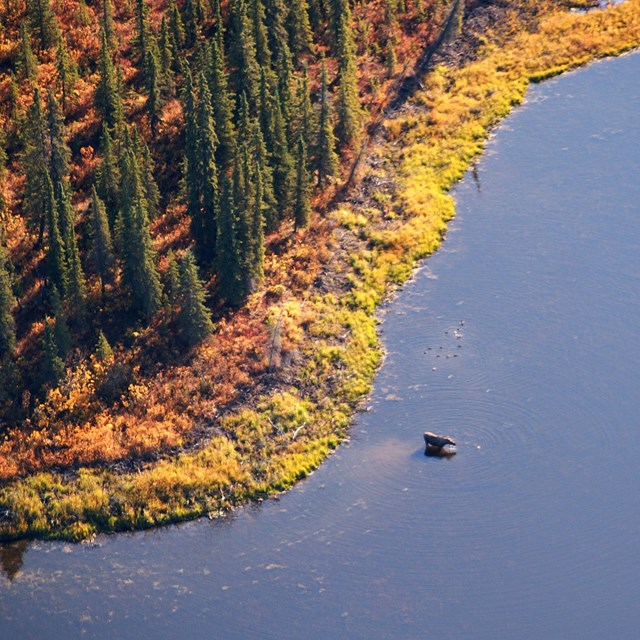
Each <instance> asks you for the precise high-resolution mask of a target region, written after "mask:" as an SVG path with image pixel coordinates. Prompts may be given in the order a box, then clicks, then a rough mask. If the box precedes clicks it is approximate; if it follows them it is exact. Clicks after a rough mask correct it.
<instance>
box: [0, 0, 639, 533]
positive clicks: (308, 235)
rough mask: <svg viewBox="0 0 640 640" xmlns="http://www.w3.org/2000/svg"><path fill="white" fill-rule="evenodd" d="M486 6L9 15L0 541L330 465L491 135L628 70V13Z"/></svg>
mask: <svg viewBox="0 0 640 640" xmlns="http://www.w3.org/2000/svg"><path fill="white" fill-rule="evenodd" d="M482 4H483V3H478V2H472V1H469V2H467V3H466V12H465V3H463V2H457V3H452V4H451V5H449V4H447V3H445V2H441V1H439V0H432V1H429V0H385V1H384V2H358V1H356V2H348V1H347V0H332V1H326V2H321V1H320V0H309V1H307V0H295V1H294V2H288V3H285V2H283V1H282V0H229V1H228V2H219V1H217V0H213V1H212V2H207V3H202V2H200V1H199V0H185V1H184V2H175V1H174V0H169V1H168V2H164V1H161V0H152V1H149V2H147V1H145V0H136V1H135V2H134V1H130V2H124V3H117V9H116V8H115V6H116V5H114V4H112V3H111V0H96V1H94V2H87V3H85V2H82V1H80V0H78V1H77V2H69V3H66V4H56V3H51V4H50V3H49V2H48V0H42V1H41V2H38V3H25V2H23V1H21V0H12V1H11V2H6V3H4V4H3V5H2V7H1V8H0V21H1V23H2V27H3V28H2V29H0V67H2V68H4V69H5V70H6V73H5V74H4V80H3V81H1V82H0V119H1V120H2V127H1V130H2V131H3V134H4V135H3V140H2V145H1V146H0V150H1V153H0V180H1V181H2V189H1V190H0V193H1V194H2V198H1V199H0V208H1V210H2V217H1V231H2V233H1V238H2V244H1V245H0V359H1V362H2V365H1V366H2V368H1V376H2V384H1V385H0V420H1V427H0V428H1V433H2V439H1V441H0V480H1V482H2V485H1V486H0V536H2V537H3V538H7V539H8V538H18V537H24V536H51V537H66V538H71V539H83V538H86V537H89V536H91V535H92V534H93V533H95V532H96V531H115V530H125V529H131V528H141V527H149V526H154V525H158V524H163V523H167V522H173V521H178V520H181V519H186V518H192V517H195V516H198V515H203V514H209V515H211V516H214V515H218V514H220V513H222V512H224V511H226V510H228V509H230V508H232V507H233V506H235V505H237V504H240V503H242V502H244V501H246V500H248V499H258V498H261V497H263V496H268V495H270V494H272V493H274V492H277V491H281V490H284V489H286V488H288V487H290V486H291V485H292V484H293V483H294V482H296V481H297V480H299V479H300V478H303V477H304V476H305V475H307V474H308V473H309V472H310V471H311V470H313V469H314V468H315V467H316V466H317V465H318V464H319V463H320V462H321V461H322V460H323V459H324V458H325V457H326V455H327V454H328V453H330V452H331V450H333V449H334V448H335V447H336V446H337V445H338V443H339V442H340V440H341V439H343V438H344V437H345V436H346V435H347V429H348V425H349V420H350V418H351V416H352V414H353V412H354V410H355V408H356V406H357V403H358V401H359V400H360V399H361V398H362V397H363V395H364V394H366V393H367V391H368V390H369V388H370V384H371V381H372V378H373V376H374V374H375V371H376V368H377V366H378V364H379V361H380V347H379V343H378V338H377V335H376V319H375V310H376V307H377V305H378V304H379V303H380V302H381V301H382V300H383V299H384V297H385V295H387V294H388V291H389V289H390V288H392V287H394V286H397V285H399V284H401V283H402V282H404V281H405V280H406V278H407V277H409V275H410V274H411V271H412V269H413V267H414V266H415V264H416V261H417V260H419V259H421V258H423V257H424V256H426V255H428V254H429V253H431V252H433V251H434V250H435V249H436V248H437V247H438V245H439V243H440V241H441V239H442V236H443V234H444V232H445V230H446V222H447V221H448V220H449V219H450V218H451V217H452V216H453V215H454V206H453V201H452V199H451V197H450V196H449V195H448V191H449V189H450V188H451V186H452V185H453V184H454V182H455V181H456V180H458V179H460V178H461V177H462V175H463V173H464V172H465V171H466V169H467V168H468V166H469V164H470V163H471V162H472V161H473V159H474V158H475V157H476V156H477V155H478V154H479V153H480V152H481V151H482V148H483V145H484V141H485V139H486V136H487V134H488V132H489V131H490V129H491V127H493V126H494V125H495V124H496V123H497V122H498V121H499V120H500V119H501V118H502V117H504V116H505V115H506V114H507V113H508V112H509V111H510V109H511V108H512V107H513V106H514V105H517V104H518V103H519V102H520V101H521V100H522V99H523V96H524V94H525V92H526V88H527V85H528V83H529V82H531V81H539V80H542V79H544V78H546V77H549V76H552V75H555V74H558V73H561V72H563V71H565V70H567V69H570V68H573V67H576V66H578V65H582V64H585V63H586V62H588V61H589V60H592V59H594V58H597V57H602V56H607V55H617V54H620V53H622V52H624V51H627V50H630V49H632V48H634V47H637V46H638V45H639V44H640V0H628V1H627V2H625V3H623V4H621V5H619V6H616V7H612V8H609V9H607V10H602V11H589V12H585V13H577V12H570V11H569V10H568V6H567V4H568V3H566V2H551V1H548V2H546V1H543V2H535V3H532V2H527V1H526V0H513V1H511V2H507V3H500V12H499V19H498V20H493V21H489V22H487V23H482V22H481V21H480V23H479V24H480V26H478V23H477V21H475V18H476V17H477V16H478V15H481V14H480V13H478V12H481V11H482V7H481V6H480V5H482ZM572 4H574V5H575V4H580V3H572ZM582 4H584V3H582ZM476 5H478V6H476ZM476 10H477V11H476ZM452 11H453V12H452ZM465 15H466V20H465V19H463V18H464V16H465ZM447 16H449V17H451V19H450V20H448V21H445V18H446V17H447ZM445 22H446V24H447V33H446V41H447V42H448V44H445V47H444V49H443V53H442V54H441V60H440V62H441V64H438V65H437V66H435V68H432V69H431V70H430V71H429V72H428V73H427V74H426V75H425V77H424V78H423V79H422V86H421V88H420V90H419V91H417V92H416V93H415V94H414V95H413V96H412V97H411V98H410V100H409V102H408V104H407V105H406V106H405V108H403V109H401V110H397V111H396V112H394V113H391V114H389V115H388V117H386V118H385V119H384V120H383V121H382V127H381V128H379V129H378V130H377V131H378V135H377V136H376V138H375V140H374V143H373V145H372V146H371V147H370V150H369V153H368V156H367V158H368V162H367V163H366V166H365V167H364V168H363V169H362V171H361V175H360V176H359V178H358V181H357V186H356V187H355V188H354V189H352V191H351V195H347V196H346V197H343V199H342V202H340V201H339V198H337V193H338V187H339V185H340V184H341V181H342V180H343V179H344V178H346V176H347V175H348V173H349V169H350V167H351V164H352V161H353V159H354V158H355V157H356V156H357V154H358V152H359V149H360V147H359V145H360V143H361V142H362V141H363V140H366V137H367V133H368V132H367V123H372V122H374V121H377V120H378V119H379V116H380V114H382V113H383V112H384V109H385V106H386V104H387V103H388V102H389V101H390V99H392V98H393V97H394V90H395V89H396V88H397V87H398V86H399V80H401V79H402V78H403V76H405V75H406V74H407V73H408V70H409V64H408V63H409V62H413V61H416V60H417V59H418V57H419V55H420V53H421V51H422V50H423V49H424V47H425V46H426V45H427V44H428V43H430V42H432V41H433V40H434V39H435V38H436V37H437V35H438V34H439V31H440V28H441V27H442V25H444V24H445ZM96 25H99V27H100V28H99V29H96ZM466 25H468V26H466ZM474 25H475V26H474ZM461 51H462V52H463V53H464V55H463V56H462V57H461V56H458V57H456V55H455V54H456V52H461ZM399 61H402V62H399ZM402 63H404V64H402ZM336 202H337V204H336Z"/></svg>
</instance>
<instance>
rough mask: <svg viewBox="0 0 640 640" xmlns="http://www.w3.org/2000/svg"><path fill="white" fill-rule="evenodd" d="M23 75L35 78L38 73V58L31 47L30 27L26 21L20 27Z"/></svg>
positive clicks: (21, 68) (20, 64)
mask: <svg viewBox="0 0 640 640" xmlns="http://www.w3.org/2000/svg"><path fill="white" fill-rule="evenodd" d="M18 66H19V68H20V70H21V71H22V75H23V76H24V77H25V78H27V79H28V80H34V79H35V77H36V75H37V73H38V60H37V59H36V57H35V55H34V53H33V49H32V48H31V39H30V38H29V29H28V27H27V24H26V22H23V23H22V26H21V27H20V58H19V64H18Z"/></svg>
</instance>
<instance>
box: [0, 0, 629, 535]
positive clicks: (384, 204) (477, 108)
mask: <svg viewBox="0 0 640 640" xmlns="http://www.w3.org/2000/svg"><path fill="white" fill-rule="evenodd" d="M638 45H640V0H628V2H626V3H624V4H622V5H619V6H618V7H615V8H612V9H609V10H607V11H604V12H592V13H587V14H564V13H562V14H560V13H554V14H549V15H547V16H545V17H544V18H543V19H542V21H541V22H540V24H539V28H538V31H537V32H536V33H533V34H530V33H526V32H523V31H522V25H518V24H515V23H513V24H509V25H505V27H504V32H502V33H495V34H494V35H493V39H492V40H491V41H488V40H487V41H486V42H485V43H484V45H483V50H482V52H481V54H480V55H478V57H477V59H476V60H475V61H472V62H470V63H468V64H466V65H464V66H462V67H456V68H454V67H444V66H439V67H437V68H436V69H435V70H433V71H432V72H431V73H429V74H428V75H427V76H426V78H425V79H424V85H425V90H424V91H420V92H419V93H418V94H416V95H415V96H414V98H412V100H411V101H410V103H409V104H408V105H407V106H406V107H405V108H403V109H402V111H400V112H399V113H396V114H395V116H393V117H392V118H390V119H389V120H388V121H386V122H385V123H384V125H383V127H384V133H385V139H384V140H379V141H378V145H377V148H376V150H375V152H374V153H372V154H371V158H370V160H369V166H368V169H367V172H366V176H365V179H364V181H363V183H362V184H363V186H362V187H361V188H360V190H359V191H358V192H357V193H356V194H354V196H353V197H352V198H351V204H345V205H343V206H341V207H339V208H338V209H337V210H336V211H334V212H332V213H331V214H330V217H331V218H332V219H333V220H334V221H335V222H336V223H337V233H338V234H342V238H341V242H342V254H341V255H340V256H338V257H337V258H336V263H337V264H330V265H329V267H330V268H331V269H333V270H340V268H347V267H348V269H349V271H348V273H347V276H346V279H347V281H348V283H349V285H350V288H348V289H347V290H343V291H342V292H341V293H340V292H339V291H338V293H336V292H327V293H320V292H315V293H314V294H313V295H311V296H309V297H308V298H307V299H306V300H292V301H289V302H288V309H287V313H289V314H292V315H295V314H297V315H298V316H300V315H302V314H304V315H305V316H308V317H309V318H310V320H309V326H308V329H307V338H306V340H305V343H304V353H303V362H304V364H303V365H302V367H301V368H300V370H299V371H298V374H299V375H298V380H296V384H295V385H293V384H292V385H291V387H290V389H289V390H288V391H286V392H283V391H279V392H277V393H276V394H275V395H267V396H265V397H263V398H261V399H259V400H258V401H257V402H256V403H255V406H254V407H253V408H245V409H243V410H241V411H240V412H239V413H237V414H233V415H229V416H226V417H225V418H224V419H223V420H224V421H225V424H227V425H228V426H233V427H234V428H235V430H236V431H237V432H238V434H239V436H238V440H237V441H236V442H231V441H230V440H228V439H226V438H224V437H217V438H214V439H213V440H211V442H209V443H208V445H207V446H206V447H205V448H203V449H202V450H200V451H196V452H193V453H185V454H182V455H180V456H178V457H177V458H176V459H168V460H162V461H160V462H159V463H157V464H155V465H154V466H152V467H149V468H148V469H145V470H143V471H142V472H141V473H126V474H121V475H115V474H113V473H110V472H107V471H104V470H96V469H81V470H80V471H79V472H78V473H77V475H76V476H75V477H73V478H66V479H65V478H64V477H61V476H56V475H54V474H52V473H39V474H36V475H34V476H32V477H29V478H26V479H24V480H20V481H16V482H13V483H10V484H8V485H6V486H5V487H3V488H2V489H0V539H3V538H4V539H10V538H17V537H25V536H48V537H58V538H60V537H62V538H69V539H82V538H86V537H89V536H90V535H92V534H93V533H94V532H96V531H117V530H128V529H132V528H144V527H149V526H155V525H161V524H166V523H169V522H176V521H180V520H185V519H189V518H194V517H197V516H201V515H205V514H209V515H211V516H215V515H218V514H219V513H221V512H224V511H225V510H228V509H229V508H231V507H233V506H235V505H237V504H241V503H243V502H246V501H247V500H250V499H260V498H261V497H263V496H266V495H269V494H271V493H275V492H278V491H282V490H284V489H287V488H289V487H290V486H291V485H293V484H294V483H295V482H296V481H297V480H299V479H301V478H303V477H305V476H306V475H307V474H308V473H309V472H310V471H311V470H312V469H314V468H316V467H317V466H318V464H320V462H321V461H322V460H323V459H324V458H325V457H326V455H328V454H329V453H330V452H331V450H332V449H333V448H335V447H336V446H337V444H338V443H339V441H340V440H341V439H343V438H344V437H345V436H346V433H347V428H348V425H349V422H350V420H351V417H352V415H353V412H354V411H355V409H356V406H357V403H358V401H359V400H360V399H361V398H362V397H363V396H364V395H365V394H366V393H367V392H368V390H369V388H370V385H371V382H372V380H373V377H374V375H375V371H376V370H377V367H378V364H379V362H380V358H381V353H380V345H379V339H378V336H377V334H376V331H375V325H376V318H375V312H376V308H377V307H378V305H379V304H380V303H381V302H382V301H383V300H384V299H385V298H386V297H387V296H388V294H389V291H390V289H391V288H393V287H395V286H398V285H400V284H402V283H403V282H404V281H405V280H406V279H407V278H408V277H409V276H410V275H411V273H412V271H413V268H414V267H415V265H416V262H417V261H418V260H420V259H422V258H424V257H425V256H426V255H428V254H430V253H432V252H433V251H435V250H436V249H437V247H438V246H439V243H440V241H441V238H442V236H443V234H444V232H445V230H446V221H447V220H449V219H450V218H451V217H453V215H454V213H455V211H454V206H453V201H452V199H451V196H450V195H449V194H448V191H449V189H450V188H451V187H452V186H453V184H454V183H455V182H457V180H459V179H460V178H461V177H462V175H464V173H465V172H466V170H467V169H468V167H469V165H470V163H471V162H472V161H473V159H474V158H475V157H477V156H478V154H479V153H481V152H482V150H483V148H484V142H485V140H486V137H487V135H488V133H489V131H490V130H491V128H492V127H493V126H495V125H496V124H497V123H498V122H499V121H500V120H501V119H502V118H503V117H504V116H505V115H506V114H507V113H509V111H510V110H511V108H512V107H513V106H515V105H517V104H519V103H520V102H521V101H522V99H523V97H524V95H525V93H526V89H527V86H528V83H529V82H531V81H539V80H542V79H545V78H547V77H551V76H554V75H558V74H559V73H561V72H563V71H565V70H567V69H571V68H575V67H577V66H581V65H583V64H586V63H587V62H589V61H591V60H593V59H596V58H599V57H604V56H610V55H618V54H620V53H623V52H625V51H628V50H630V49H632V48H635V47H637V46H638ZM354 201H358V202H356V203H355V204H354ZM345 247H348V249H349V251H348V252H347V250H346V248H345ZM354 248H355V249H354ZM269 425H270V426H271V427H274V425H275V426H276V427H277V431H278V434H279V435H281V436H282V438H281V439H280V441H276V442H272V441H269V440H268V439H267V438H265V437H264V432H265V431H266V429H267V428H268V427H269ZM309 425H313V428H312V429H311V427H310V426H309ZM309 431H313V433H312V434H307V432H309ZM243 438H244V439H243ZM242 449H245V450H246V452H247V453H246V455H244V456H243V455H241V450H242ZM3 513H4V516H3Z"/></svg>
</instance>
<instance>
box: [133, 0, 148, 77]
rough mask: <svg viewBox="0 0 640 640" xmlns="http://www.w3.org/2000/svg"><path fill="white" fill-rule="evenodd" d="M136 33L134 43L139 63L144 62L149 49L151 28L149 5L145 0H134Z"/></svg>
mask: <svg viewBox="0 0 640 640" xmlns="http://www.w3.org/2000/svg"><path fill="white" fill-rule="evenodd" d="M135 19H136V34H135V40H134V45H135V48H136V51H137V53H138V57H139V59H140V61H141V63H142V64H143V65H144V64H145V63H146V57H147V53H148V52H149V49H150V43H149V38H150V36H151V28H150V26H149V7H148V6H147V2H146V0H136V15H135Z"/></svg>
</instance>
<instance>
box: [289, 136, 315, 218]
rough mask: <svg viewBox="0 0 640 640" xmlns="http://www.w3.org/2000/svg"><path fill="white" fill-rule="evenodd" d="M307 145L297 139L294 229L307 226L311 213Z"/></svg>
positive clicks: (301, 139) (300, 139)
mask: <svg viewBox="0 0 640 640" xmlns="http://www.w3.org/2000/svg"><path fill="white" fill-rule="evenodd" d="M307 165H308V158H307V145H306V144H305V141H304V138H303V137H302V136H300V137H299V138H298V149H297V153H296V192H295V198H294V203H293V218H294V221H295V227H296V229H298V228H300V227H306V226H307V224H309V214H310V213H311V178H310V176H309V169H308V166H307Z"/></svg>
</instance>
